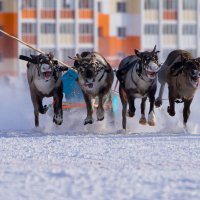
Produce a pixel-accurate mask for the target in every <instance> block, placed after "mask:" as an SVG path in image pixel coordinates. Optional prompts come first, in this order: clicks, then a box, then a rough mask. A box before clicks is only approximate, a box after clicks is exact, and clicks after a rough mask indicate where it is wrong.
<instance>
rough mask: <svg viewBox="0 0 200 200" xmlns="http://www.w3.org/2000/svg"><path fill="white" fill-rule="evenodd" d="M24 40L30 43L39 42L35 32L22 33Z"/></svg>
mask: <svg viewBox="0 0 200 200" xmlns="http://www.w3.org/2000/svg"><path fill="white" fill-rule="evenodd" d="M22 41H24V42H26V43H28V44H36V43H37V37H36V35H33V34H24V35H22Z"/></svg>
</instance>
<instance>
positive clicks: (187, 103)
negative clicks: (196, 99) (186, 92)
mask: <svg viewBox="0 0 200 200" xmlns="http://www.w3.org/2000/svg"><path fill="white" fill-rule="evenodd" d="M192 100H193V99H191V100H184V107H183V123H184V125H185V126H186V123H187V120H188V118H189V116H190V105H191V103H192Z"/></svg>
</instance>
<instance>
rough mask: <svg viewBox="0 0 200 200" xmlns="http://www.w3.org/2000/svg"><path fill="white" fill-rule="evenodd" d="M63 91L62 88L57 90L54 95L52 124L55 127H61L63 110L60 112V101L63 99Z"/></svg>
mask: <svg viewBox="0 0 200 200" xmlns="http://www.w3.org/2000/svg"><path fill="white" fill-rule="evenodd" d="M62 91H63V89H62V87H60V88H58V89H57V91H56V92H55V93H54V97H53V99H54V105H53V106H54V116H53V122H54V123H55V124H56V125H61V124H62V122H63V110H62V99H63V93H62Z"/></svg>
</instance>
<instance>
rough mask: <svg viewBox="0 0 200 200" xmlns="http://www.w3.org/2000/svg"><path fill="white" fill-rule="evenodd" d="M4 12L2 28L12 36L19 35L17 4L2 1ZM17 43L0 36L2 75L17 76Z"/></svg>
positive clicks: (0, 18)
mask: <svg viewBox="0 0 200 200" xmlns="http://www.w3.org/2000/svg"><path fill="white" fill-rule="evenodd" d="M1 2H2V10H1V11H0V27H1V28H2V29H3V30H4V31H6V32H8V33H10V34H12V35H15V36H16V35H17V9H16V2H15V1H12V0H2V1H1ZM16 57H17V42H16V41H14V40H11V39H10V38H8V37H7V36H4V35H3V34H0V75H1V74H10V75H16V74H17V63H16Z"/></svg>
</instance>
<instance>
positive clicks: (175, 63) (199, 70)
mask: <svg viewBox="0 0 200 200" xmlns="http://www.w3.org/2000/svg"><path fill="white" fill-rule="evenodd" d="M199 78H200V58H196V59H195V58H193V56H192V55H191V54H190V53H189V52H187V51H184V50H174V51H172V52H171V53H170V54H169V55H168V57H167V59H166V61H165V62H164V64H163V66H162V69H161V70H160V71H159V73H158V80H159V82H160V84H161V86H160V91H159V96H158V98H157V99H156V102H155V105H156V106H157V107H160V106H161V105H162V96H163V92H164V87H165V84H166V83H167V84H168V97H169V106H168V108H167V112H168V113H169V115H170V116H174V115H175V102H177V103H178V102H183V103H184V108H183V123H184V126H186V123H187V121H188V118H189V115H190V105H191V103H192V100H193V98H194V95H195V92H196V90H197V87H198V85H199Z"/></svg>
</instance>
